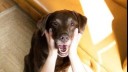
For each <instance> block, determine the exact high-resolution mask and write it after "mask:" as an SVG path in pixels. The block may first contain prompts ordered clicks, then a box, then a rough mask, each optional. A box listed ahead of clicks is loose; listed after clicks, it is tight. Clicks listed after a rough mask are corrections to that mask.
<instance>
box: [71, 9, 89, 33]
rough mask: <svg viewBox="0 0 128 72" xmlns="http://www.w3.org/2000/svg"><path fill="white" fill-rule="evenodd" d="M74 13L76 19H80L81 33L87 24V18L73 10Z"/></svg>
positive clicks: (79, 27)
mask: <svg viewBox="0 0 128 72" xmlns="http://www.w3.org/2000/svg"><path fill="white" fill-rule="evenodd" d="M73 15H74V16H75V17H76V19H77V20H78V25H79V26H78V29H79V33H83V31H84V29H85V25H86V23H87V18H86V17H85V16H83V15H81V14H79V13H77V12H74V11H73Z"/></svg>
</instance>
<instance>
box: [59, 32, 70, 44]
mask: <svg viewBox="0 0 128 72" xmlns="http://www.w3.org/2000/svg"><path fill="white" fill-rule="evenodd" d="M60 40H61V41H62V42H64V43H65V42H67V41H68V40H69V36H68V35H67V34H63V35H62V36H61V37H60Z"/></svg>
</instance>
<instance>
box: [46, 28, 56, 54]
mask: <svg viewBox="0 0 128 72" xmlns="http://www.w3.org/2000/svg"><path fill="white" fill-rule="evenodd" d="M45 36H46V39H47V43H48V48H49V54H53V53H55V54H57V48H55V45H54V40H53V38H52V29H51V28H50V29H49V33H48V32H47V31H46V30H45Z"/></svg>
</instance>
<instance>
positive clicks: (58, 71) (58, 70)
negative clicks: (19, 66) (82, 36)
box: [24, 10, 87, 72]
mask: <svg viewBox="0 0 128 72" xmlns="http://www.w3.org/2000/svg"><path fill="white" fill-rule="evenodd" d="M86 22H87V18H86V17H85V16H83V15H81V14H80V13H77V12H75V11H70V10H59V11H55V12H53V13H49V14H48V15H46V16H43V17H42V18H41V19H40V20H39V22H38V23H37V30H36V31H35V32H34V34H33V37H32V41H31V49H30V52H29V53H28V55H26V56H25V58H24V60H25V67H24V72H40V68H41V67H42V66H43V65H44V63H45V61H46V59H47V57H48V44H47V40H46V37H45V35H44V31H45V30H47V31H49V29H50V28H51V29H52V37H53V39H54V41H55V48H57V49H58V56H57V60H56V65H55V72H66V70H67V69H68V67H69V66H70V60H69V57H68V50H69V46H70V44H71V39H72V38H73V35H74V30H75V28H78V32H80V33H83V31H84V29H85V25H86Z"/></svg>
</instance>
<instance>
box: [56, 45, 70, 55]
mask: <svg viewBox="0 0 128 72" xmlns="http://www.w3.org/2000/svg"><path fill="white" fill-rule="evenodd" d="M68 47H69V46H68V45H58V55H59V56H60V57H66V56H67V55H68V49H69V48H68Z"/></svg>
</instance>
